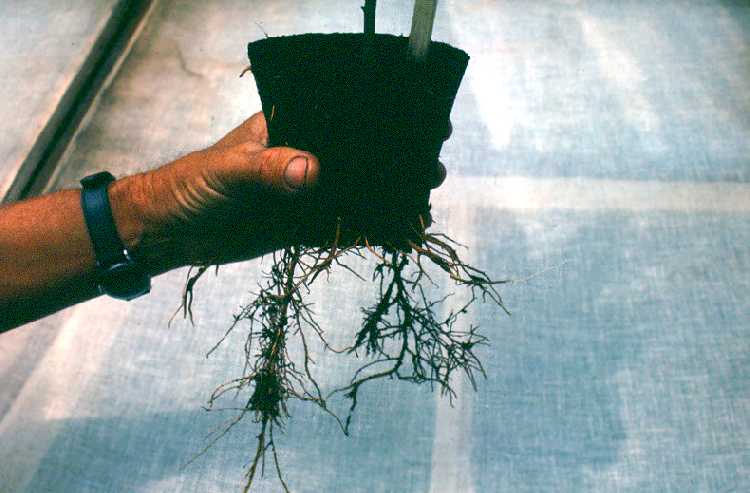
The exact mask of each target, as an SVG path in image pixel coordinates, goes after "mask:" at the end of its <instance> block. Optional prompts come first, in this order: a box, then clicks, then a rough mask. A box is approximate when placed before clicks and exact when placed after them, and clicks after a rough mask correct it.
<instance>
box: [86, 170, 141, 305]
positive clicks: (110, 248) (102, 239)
mask: <svg viewBox="0 0 750 493" xmlns="http://www.w3.org/2000/svg"><path fill="white" fill-rule="evenodd" d="M113 181H115V177H114V176H112V174H111V173H109V172H108V171H102V172H100V173H95V174H93V175H90V176H87V177H86V178H84V179H83V180H81V186H82V189H81V208H82V209H83V217H84V219H85V221H86V227H87V228H88V231H89V237H90V238H91V244H92V245H93V247H94V255H95V258H96V271H95V273H94V275H95V281H96V285H97V287H98V289H99V292H100V293H101V294H106V295H109V296H111V297H113V298H117V299H121V300H128V301H130V300H132V299H135V298H137V297H139V296H142V295H144V294H146V293H148V292H149V291H151V278H150V277H149V275H148V274H147V273H146V271H145V270H144V269H143V268H142V267H141V266H140V265H138V262H136V261H135V260H134V259H133V256H132V255H131V252H129V251H128V250H127V248H125V246H124V245H123V244H122V240H121V239H120V236H119V235H118V234H117V228H116V227H115V220H114V218H113V217H112V207H111V206H110V204H109V195H108V193H107V188H108V187H109V184H110V183H112V182H113Z"/></svg>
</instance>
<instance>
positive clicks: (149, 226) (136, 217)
mask: <svg viewBox="0 0 750 493" xmlns="http://www.w3.org/2000/svg"><path fill="white" fill-rule="evenodd" d="M149 182H150V176H149V173H140V174H137V175H132V176H126V177H123V178H120V179H118V180H117V181H115V182H114V183H112V184H111V185H110V187H109V201H110V205H111V208H112V217H113V219H114V221H115V227H116V228H117V232H118V234H119V236H120V239H121V240H122V242H123V245H124V246H125V248H126V249H127V250H128V252H130V254H131V255H132V256H133V257H134V258H135V259H136V261H137V262H138V263H139V264H140V265H142V266H143V267H144V268H145V269H146V271H147V272H148V273H149V275H151V276H156V275H158V274H162V273H164V272H166V271H168V270H171V269H174V268H177V267H180V266H181V265H183V263H182V262H180V257H179V255H178V254H177V253H178V249H177V248H176V244H175V241H174V239H173V238H172V235H170V234H169V230H168V228H167V226H166V224H165V222H164V221H162V220H160V219H159V217H158V216H157V215H156V214H154V209H156V208H155V207H154V204H155V200H156V195H155V194H154V193H153V187H152V186H151V185H150V184H149Z"/></svg>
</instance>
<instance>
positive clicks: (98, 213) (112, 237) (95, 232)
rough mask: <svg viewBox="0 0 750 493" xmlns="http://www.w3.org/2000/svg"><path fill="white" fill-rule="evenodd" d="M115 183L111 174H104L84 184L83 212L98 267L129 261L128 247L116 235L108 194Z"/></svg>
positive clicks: (85, 180) (89, 178)
mask: <svg viewBox="0 0 750 493" xmlns="http://www.w3.org/2000/svg"><path fill="white" fill-rule="evenodd" d="M113 181H115V177H114V176H112V173H110V172H109V171H102V172H101V173H96V174H94V175H91V176H87V177H86V178H84V179H83V180H81V186H82V187H83V190H82V191H81V208H82V209H83V211H84V218H85V220H86V227H88V230H89V236H90V237H91V243H92V244H93V246H94V254H95V255H96V262H97V266H98V267H106V266H109V265H113V264H117V263H121V262H124V261H125V260H126V257H125V253H124V252H125V246H124V245H123V244H122V240H120V236H119V235H118V233H117V228H116V227H115V219H114V217H112V207H111V206H110V205H109V195H108V193H107V189H108V187H109V184H110V183H112V182H113Z"/></svg>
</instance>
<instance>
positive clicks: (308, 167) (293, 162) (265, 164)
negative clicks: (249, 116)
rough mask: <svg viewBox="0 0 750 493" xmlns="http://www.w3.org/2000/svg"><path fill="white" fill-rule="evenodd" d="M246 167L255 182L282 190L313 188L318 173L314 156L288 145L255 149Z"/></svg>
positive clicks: (292, 190) (318, 167)
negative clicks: (248, 165) (248, 168)
mask: <svg viewBox="0 0 750 493" xmlns="http://www.w3.org/2000/svg"><path fill="white" fill-rule="evenodd" d="M250 168H251V173H252V175H253V177H252V178H253V179H254V180H255V181H257V182H258V183H260V184H262V185H265V186H270V187H271V188H274V189H277V190H279V191H282V192H286V193H293V192H296V191H298V190H303V189H309V188H312V187H314V186H315V184H316V183H317V181H318V176H319V174H320V163H319V162H318V159H317V158H316V157H315V156H313V155H312V154H310V153H309V152H305V151H300V150H297V149H292V148H291V147H270V148H266V149H263V150H260V151H257V152H255V153H254V154H253V156H252V157H251V166H250Z"/></svg>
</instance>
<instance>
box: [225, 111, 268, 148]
mask: <svg viewBox="0 0 750 493" xmlns="http://www.w3.org/2000/svg"><path fill="white" fill-rule="evenodd" d="M245 142H256V143H259V144H261V145H263V146H266V145H268V127H267V126H266V118H265V116H263V112H258V113H256V114H254V115H253V116H251V117H250V118H248V119H247V120H245V121H244V122H242V123H241V124H240V125H239V126H238V127H237V128H235V129H234V130H232V131H231V132H229V133H228V134H226V135H225V136H224V137H223V138H222V139H221V140H220V141H218V142H217V143H216V144H214V145H213V148H214V149H228V148H230V147H234V146H236V145H239V144H244V143H245Z"/></svg>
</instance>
